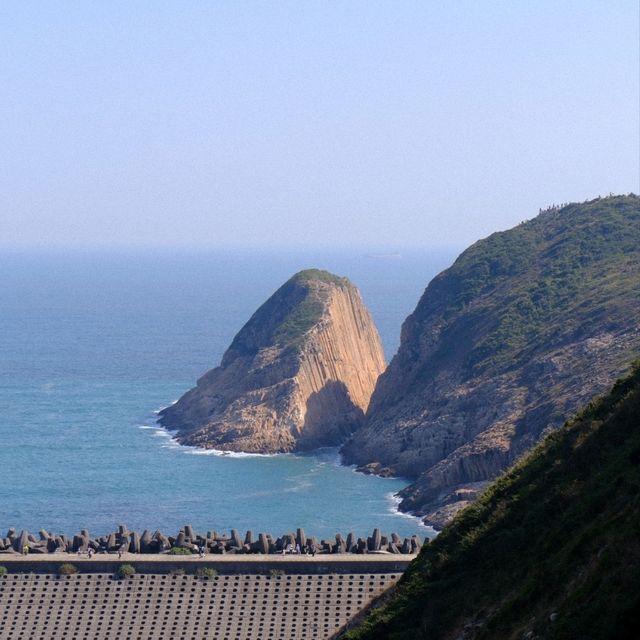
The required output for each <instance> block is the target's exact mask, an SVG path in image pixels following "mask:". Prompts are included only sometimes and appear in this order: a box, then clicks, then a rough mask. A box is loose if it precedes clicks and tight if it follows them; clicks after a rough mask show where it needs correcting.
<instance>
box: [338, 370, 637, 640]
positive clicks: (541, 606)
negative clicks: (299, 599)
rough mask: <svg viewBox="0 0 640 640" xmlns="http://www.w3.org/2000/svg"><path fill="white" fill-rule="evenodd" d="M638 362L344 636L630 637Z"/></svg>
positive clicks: (424, 554) (503, 481)
mask: <svg viewBox="0 0 640 640" xmlns="http://www.w3.org/2000/svg"><path fill="white" fill-rule="evenodd" d="M638 628H640V365H639V364H636V365H635V366H634V368H633V373H632V374H631V375H630V376H628V377H627V378H625V379H623V380H619V381H618V382H617V383H616V384H615V385H614V387H613V389H612V390H611V392H610V393H609V394H607V395H606V396H603V397H602V398H600V399H597V400H595V401H593V402H591V403H590V404H589V405H588V406H587V407H586V408H585V409H584V410H583V411H581V412H580V413H579V414H578V415H577V416H576V417H574V418H573V419H572V420H570V421H569V422H567V423H566V424H565V426H564V427H563V428H561V429H560V430H558V431H556V432H554V433H553V434H551V435H550V436H548V437H547V438H546V439H545V440H544V441H543V442H542V443H541V444H540V445H538V446H537V447H536V448H535V449H534V450H533V451H532V452H531V453H530V454H529V455H527V456H526V457H525V458H524V459H523V460H521V461H520V462H519V463H518V464H516V465H515V466H514V467H513V468H512V469H511V470H509V471H508V472H507V473H506V474H504V475H503V476H502V477H500V478H499V479H498V480H496V482H494V483H493V484H492V485H491V487H490V488H489V489H488V490H487V491H486V492H485V493H484V494H483V495H482V496H481V498H480V499H479V500H478V501H477V502H476V503H475V504H473V505H471V506H470V507H468V508H467V509H465V510H464V511H462V512H461V513H460V514H459V515H458V516H457V517H456V519H455V520H454V521H453V522H452V523H451V524H450V525H449V526H447V527H446V528H445V529H444V530H443V532H442V533H441V534H440V535H439V536H438V537H437V538H436V539H435V540H434V541H433V542H432V543H431V544H429V545H426V546H424V547H423V548H422V551H421V553H420V555H419V556H418V558H417V559H416V560H414V562H412V563H411V565H410V566H409V568H408V570H407V571H406V573H405V574H404V576H403V577H402V579H401V581H400V583H399V585H398V587H397V589H396V590H395V592H394V593H393V594H392V595H391V597H390V599H389V600H388V601H387V602H386V604H384V605H383V606H382V607H380V608H379V609H377V610H374V611H373V612H372V613H371V614H370V616H369V617H368V618H366V619H365V620H364V621H363V622H362V623H361V625H360V626H359V628H357V629H354V630H351V631H349V632H347V633H346V634H345V635H344V638H345V639H348V640H374V639H375V640H383V639H384V640H415V639H417V638H425V639H427V638H428V639H429V640H441V639H442V640H444V639H445V638H458V637H464V638H465V640H484V639H487V640H488V639H491V640H502V639H504V640H506V639H510V638H545V639H547V640H575V638H582V639H585V640H586V639H591V640H600V639H602V640H604V639H614V638H620V639H622V638H628V639H631V638H636V637H637V636H636V635H633V634H634V633H635V632H636V631H637V629H638Z"/></svg>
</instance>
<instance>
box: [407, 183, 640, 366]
mask: <svg viewBox="0 0 640 640" xmlns="http://www.w3.org/2000/svg"><path fill="white" fill-rule="evenodd" d="M639 246H640V198H638V196H635V195H629V196H612V197H608V198H597V199H595V200H591V201H589V202H584V203H573V204H569V205H566V206H564V207H562V208H550V209H548V210H547V211H544V212H542V213H541V214H540V215H539V216H538V217H536V218H534V219H533V220H530V221H527V222H523V223H522V224H520V225H518V226H517V227H515V228H513V229H510V230H508V231H503V232H499V233H494V234H493V235H491V236H489V237H488V238H486V239H484V240H481V241H479V242H477V243H476V244H475V245H473V246H472V247H470V248H469V249H467V250H466V251H465V252H464V253H463V254H462V255H461V256H460V257H459V258H458V259H457V260H456V262H455V264H454V265H453V266H452V267H451V268H450V269H448V270H447V271H444V272H443V273H442V274H440V275H439V276H438V277H437V278H436V279H434V281H433V282H432V283H431V284H430V285H429V289H432V291H431V292H429V290H427V291H428V292H429V293H431V295H429V296H427V295H425V297H424V298H423V300H421V302H420V305H419V306H418V309H416V312H415V315H416V316H418V317H420V316H424V315H429V312H431V313H433V312H434V311H436V313H438V314H442V315H443V317H444V318H445V319H450V320H451V321H452V324H451V326H450V328H449V331H450V332H451V337H452V339H453V340H454V341H458V340H459V339H460V338H461V336H462V337H466V336H467V334H469V333H471V334H472V340H471V345H470V346H471V349H470V350H469V351H468V356H467V362H466V367H467V372H468V373H467V375H469V376H471V375H478V374H480V373H483V372H485V371H486V372H487V373H492V372H496V371H499V370H503V369H505V368H516V367H519V366H522V365H523V364H525V363H526V362H528V361H529V360H530V358H531V357H532V356H533V355H534V354H535V353H536V352H537V351H538V350H540V348H542V349H547V348H548V347H549V345H550V344H564V343H566V342H568V341H575V340H578V339H580V337H581V336H583V335H584V336H589V335H591V334H593V333H594V332H597V331H598V330H600V329H601V328H603V327H604V328H607V329H609V330H612V331H613V330H616V329H617V328H618V327H620V326H625V325H626V323H627V322H628V319H629V315H628V314H629V313H633V312H635V310H636V309H637V308H638V304H639V303H640V277H639V276H640V263H639V262H638V249H639ZM434 304H435V305H436V306H437V307H439V308H437V309H428V308H421V305H422V306H423V307H429V306H431V305H434ZM465 341H468V340H465Z"/></svg>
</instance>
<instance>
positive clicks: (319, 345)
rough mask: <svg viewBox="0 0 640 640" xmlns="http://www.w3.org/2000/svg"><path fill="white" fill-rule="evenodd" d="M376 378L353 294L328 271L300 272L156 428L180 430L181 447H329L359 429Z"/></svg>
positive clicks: (365, 319) (374, 337) (376, 345)
mask: <svg viewBox="0 0 640 640" xmlns="http://www.w3.org/2000/svg"><path fill="white" fill-rule="evenodd" d="M383 369H384V356H383V351H382V346H381V343H380V338H379V336H378V332H377V330H376V328H375V325H374V323H373V320H372V319H371V316H370V314H369V312H368V311H367V309H366V308H365V306H364V304H363V302H362V299H361V297H360V293H359V292H358V290H357V289H356V287H354V286H353V285H352V284H351V283H350V282H349V281H348V280H347V279H346V278H339V277H337V276H334V275H332V274H330V273H328V272H326V271H319V270H315V269H311V270H307V271H302V272H300V273H298V274H296V275H295V276H294V277H293V278H291V279H290V280H289V281H287V282H286V283H285V284H284V285H283V286H282V287H281V288H280V289H278V291H276V292H275V293H274V294H273V295H272V296H271V297H270V298H269V299H268V300H267V301H266V302H265V303H264V304H263V305H262V306H261V307H260V308H259V309H258V310H257V311H256V312H255V313H254V315H253V316H252V317H251V319H250V320H249V322H247V324H246V325H245V326H244V327H243V328H242V329H241V330H240V332H239V333H238V334H237V335H236V337H235V338H234V340H233V342H232V344H231V346H230V347H229V349H228V350H227V352H226V353H225V354H224V357H223V358H222V363H221V364H220V366H219V367H216V368H215V369H212V370H211V371H209V372H207V373H205V374H204V375H203V376H202V377H201V378H200V379H199V380H198V383H197V386H196V387H195V388H193V389H191V390H190V391H188V392H187V393H185V395H184V396H182V398H180V400H179V401H178V402H177V403H176V404H174V405H173V406H171V407H168V408H167V409H165V410H163V411H162V412H161V415H160V421H161V424H162V425H164V426H166V427H168V428H170V429H177V430H178V434H177V438H178V440H179V441H180V442H181V443H183V444H189V445H195V446H199V447H204V448H214V449H220V450H227V451H246V452H258V453H274V452H286V451H294V450H303V449H311V448H314V447H318V446H325V445H335V444H339V443H340V442H342V441H343V440H344V439H345V438H346V437H348V436H349V435H350V434H351V433H352V432H353V431H354V429H356V428H357V427H358V426H360V425H361V424H362V422H363V419H364V414H365V412H366V410H367V408H368V405H369V400H370V397H371V393H372V391H373V388H374V386H375V383H376V380H377V378H378V376H379V375H380V373H381V372H382V371H383Z"/></svg>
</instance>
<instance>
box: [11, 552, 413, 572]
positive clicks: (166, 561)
mask: <svg viewBox="0 0 640 640" xmlns="http://www.w3.org/2000/svg"><path fill="white" fill-rule="evenodd" d="M413 558H415V555H400V556H399V555H396V554H389V553H375V552H374V553H368V554H366V555H355V554H351V553H347V554H331V555H328V554H327V555H317V556H311V555H305V554H299V555H298V554H286V555H282V554H280V555H273V554H268V555H260V554H251V555H248V554H247V555H232V554H229V555H214V554H209V555H205V556H204V557H202V558H200V557H199V556H198V555H191V556H174V555H170V554H166V553H165V554H137V553H123V554H121V557H120V558H119V557H118V555H117V554H95V555H93V556H92V557H91V558H89V557H88V556H87V555H86V554H83V555H77V554H71V553H55V554H33V555H18V554H2V553H0V566H4V567H6V568H7V570H8V571H9V572H10V573H17V572H22V573H23V572H34V573H51V574H57V572H58V568H59V567H60V565H62V564H72V565H74V566H75V567H76V568H77V569H78V571H79V572H80V573H115V571H116V570H117V568H118V567H119V566H120V565H122V564H131V565H132V566H133V567H135V569H136V571H137V572H138V573H158V574H159V573H168V572H170V571H174V570H182V571H184V572H185V573H195V572H196V571H197V570H198V569H201V568H203V567H210V568H212V569H214V570H215V571H217V572H218V573H220V574H245V573H246V574H261V573H264V574H268V573H269V571H271V570H277V571H284V572H285V573H287V574H288V573H296V574H299V573H308V574H324V573H334V574H342V573H350V572H354V571H356V572H357V571H360V572H366V573H385V572H400V573H401V572H403V571H404V570H405V569H406V568H407V566H408V565H409V563H410V562H411V560H413Z"/></svg>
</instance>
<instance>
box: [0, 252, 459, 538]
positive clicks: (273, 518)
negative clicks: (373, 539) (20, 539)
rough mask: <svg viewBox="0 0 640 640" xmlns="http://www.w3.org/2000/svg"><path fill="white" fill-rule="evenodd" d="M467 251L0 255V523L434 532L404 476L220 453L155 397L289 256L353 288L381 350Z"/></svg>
mask: <svg viewBox="0 0 640 640" xmlns="http://www.w3.org/2000/svg"><path fill="white" fill-rule="evenodd" d="M455 253H456V251H454V250H449V251H445V250H442V249H440V250H424V251H411V252H403V253H402V254H401V255H400V256H396V255H386V256H385V255H375V254H367V253H366V252H364V251H358V252H355V253H347V252H338V251H336V252H303V251H298V252H286V253H284V252H283V253H278V252H260V251H250V250H242V251H227V252H215V253H212V252H187V251H181V252H176V251H167V252H160V251H142V250H140V251H135V252H134V251H122V252H118V251H79V250H76V251H73V252H66V253H56V252H51V251H49V252H40V253H35V252H34V253H7V252H5V253H3V254H0V274H1V276H0V398H1V399H2V419H1V420H0V487H1V488H2V491H1V494H2V500H1V502H0V529H1V530H2V531H0V535H4V529H6V528H8V527H10V526H13V527H17V528H19V529H20V528H28V529H30V530H37V529H38V528H40V527H45V528H47V529H52V530H54V531H57V532H65V533H73V532H75V531H77V530H79V529H80V528H84V527H86V528H89V529H90V530H91V532H92V533H95V534H102V533H105V532H108V531H111V530H113V528H114V527H115V526H116V525H117V524H119V523H125V524H127V525H128V526H129V527H130V528H135V529H139V530H142V529H145V528H149V529H153V530H154V529H156V528H160V529H162V530H163V531H165V532H166V533H172V532H175V531H177V530H178V528H179V527H180V526H182V525H183V524H186V523H192V524H193V525H195V526H196V527H197V528H198V529H202V530H207V529H217V530H225V529H227V530H228V529H230V528H231V527H235V528H238V529H240V530H243V531H244V530H246V529H253V530H254V531H256V532H259V531H268V532H272V533H274V534H278V535H279V534H281V533H284V532H287V531H290V530H292V529H295V528H296V527H298V526H302V527H304V528H305V529H306V530H307V532H309V533H312V534H314V535H317V536H324V537H327V536H333V535H335V533H336V532H342V533H345V534H346V533H348V532H349V531H354V532H355V533H357V534H358V535H365V534H369V533H370V531H371V530H372V529H373V527H376V526H377V527H381V528H382V530H383V531H384V532H387V533H388V532H391V531H397V532H398V533H400V534H401V535H407V534H411V533H415V532H418V533H420V534H421V535H422V536H424V535H425V534H427V535H428V533H429V530H427V529H426V528H425V527H423V526H421V525H420V523H419V521H418V520H417V519H415V518H411V517H408V516H405V515H400V514H398V513H397V512H396V511H395V509H394V506H395V503H394V499H393V494H394V492H396V491H398V490H399V489H401V488H402V487H403V486H405V484H406V482H405V481H403V480H402V479H380V478H373V477H367V476H364V475H362V474H358V473H355V472H354V471H353V469H352V468H349V467H344V466H341V465H340V462H339V457H338V454H337V452H336V451H335V450H323V451H319V452H317V453H314V454H313V455H303V456H302V455H281V456H251V457H249V456H247V457H220V456H215V455H207V454H206V453H205V452H203V451H200V450H195V449H190V448H186V447H180V446H178V445H176V444H175V443H174V442H173V441H172V440H171V439H170V438H169V437H168V434H167V433H166V432H164V431H163V430H161V429H158V428H157V427H156V425H155V412H156V411H157V410H158V409H159V408H161V407H163V406H166V405H168V404H169V403H171V402H172V401H174V400H176V399H177V398H178V397H179V396H180V395H181V394H182V393H183V392H184V391H185V390H187V389H188V388H189V387H191V386H192V385H193V384H194V382H195V380H196V378H197V377H198V376H199V375H201V374H202V373H203V372H204V371H206V370H207V369H210V368H211V367H213V366H215V365H217V364H218V363H219V361H220V358H221V356H222V354H223V352H224V350H225V348H226V347H227V346H228V344H229V342H230V341H231V339H232V338H233V336H234V334H235V333H236V332H237V331H238V330H239V329H240V327H241V326H242V325H243V324H244V323H245V322H246V320H247V319H248V318H249V316H250V315H251V314H252V313H253V311H254V310H255V309H256V308H257V306H258V305H260V304H261V303H262V302H263V301H264V300H265V299H266V298H267V297H268V296H269V295H270V294H271V293H272V292H273V291H274V290H275V289H276V288H277V287H279V286H280V284H282V283H283V282H284V281H285V280H286V279H287V278H289V277H290V276H291V275H292V274H293V273H295V272H296V271H298V270H300V269H302V268H307V267H318V268H324V269H328V270H330V271H333V272H335V273H337V274H339V275H346V276H348V277H349V278H351V280H352V281H353V282H354V283H355V284H356V285H358V287H359V288H360V290H361V292H362V294H363V297H364V300H365V303H366V304H367V306H368V307H369V309H370V310H371V312H372V314H373V316H374V319H375V321H376V323H377V326H378V329H379V331H380V334H381V336H382V340H383V343H384V346H385V351H386V354H387V358H389V357H390V356H391V355H393V353H394V352H395V350H396V349H397V346H398V343H399V336H400V325H401V323H402V320H403V319H404V318H405V317H406V316H407V314H408V313H410V312H411V311H412V309H413V308H414V306H415V304H416V302H417V300H418V298H419V296H420V294H421V293H422V291H423V289H424V287H425V286H426V284H427V282H428V281H429V280H430V279H431V278H432V277H433V276H434V275H435V274H436V273H437V272H438V271H440V270H442V269H443V268H445V267H446V266H448V265H449V264H450V263H451V262H452V260H453V258H454V256H455Z"/></svg>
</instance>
